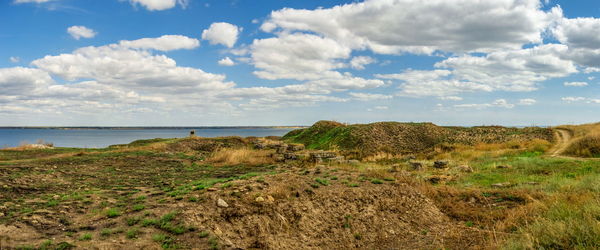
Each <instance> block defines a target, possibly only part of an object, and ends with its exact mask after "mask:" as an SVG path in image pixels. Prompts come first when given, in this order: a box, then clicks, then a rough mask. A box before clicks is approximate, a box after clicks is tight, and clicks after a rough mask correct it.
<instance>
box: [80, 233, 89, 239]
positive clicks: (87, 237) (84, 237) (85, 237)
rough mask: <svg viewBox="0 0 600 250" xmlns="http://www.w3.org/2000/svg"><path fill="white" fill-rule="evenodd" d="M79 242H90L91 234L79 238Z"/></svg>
mask: <svg viewBox="0 0 600 250" xmlns="http://www.w3.org/2000/svg"><path fill="white" fill-rule="evenodd" d="M79 240H80V241H88V240H92V234H91V233H84V234H82V235H81V236H80V237H79Z"/></svg>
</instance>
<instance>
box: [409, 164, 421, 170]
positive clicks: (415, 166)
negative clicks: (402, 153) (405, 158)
mask: <svg viewBox="0 0 600 250" xmlns="http://www.w3.org/2000/svg"><path fill="white" fill-rule="evenodd" d="M410 166H411V167H412V169H413V170H421V169H423V164H421V163H420V162H411V163H410Z"/></svg>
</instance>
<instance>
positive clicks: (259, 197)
mask: <svg viewBox="0 0 600 250" xmlns="http://www.w3.org/2000/svg"><path fill="white" fill-rule="evenodd" d="M254 201H256V202H264V201H265V198H263V197H262V196H258V197H256V199H254Z"/></svg>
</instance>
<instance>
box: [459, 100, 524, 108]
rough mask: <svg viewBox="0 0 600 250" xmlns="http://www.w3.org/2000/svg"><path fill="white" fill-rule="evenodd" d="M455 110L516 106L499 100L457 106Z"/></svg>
mask: <svg viewBox="0 0 600 250" xmlns="http://www.w3.org/2000/svg"><path fill="white" fill-rule="evenodd" d="M453 107H455V108H474V109H485V108H494V107H496V108H507V109H511V108H514V107H515V105H514V104H511V103H508V101H506V99H497V100H495V101H493V102H491V103H477V104H456V105H454V106H453Z"/></svg>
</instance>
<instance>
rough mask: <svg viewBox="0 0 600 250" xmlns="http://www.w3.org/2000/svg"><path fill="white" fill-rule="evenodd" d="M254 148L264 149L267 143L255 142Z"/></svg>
mask: <svg viewBox="0 0 600 250" xmlns="http://www.w3.org/2000/svg"><path fill="white" fill-rule="evenodd" d="M254 148H255V149H265V148H267V144H265V143H262V142H255V143H254Z"/></svg>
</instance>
